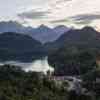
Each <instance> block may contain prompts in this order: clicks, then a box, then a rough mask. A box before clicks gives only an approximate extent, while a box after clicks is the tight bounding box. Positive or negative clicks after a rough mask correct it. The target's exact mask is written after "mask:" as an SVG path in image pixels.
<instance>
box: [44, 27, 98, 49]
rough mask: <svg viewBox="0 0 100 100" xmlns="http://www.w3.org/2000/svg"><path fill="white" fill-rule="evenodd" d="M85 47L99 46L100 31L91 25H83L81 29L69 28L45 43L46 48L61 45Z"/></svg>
mask: <svg viewBox="0 0 100 100" xmlns="http://www.w3.org/2000/svg"><path fill="white" fill-rule="evenodd" d="M64 46H66V47H73V46H78V47H85V48H87V47H88V48H90V47H92V48H100V32H97V31H96V30H95V29H94V28H92V27H84V28H82V29H71V30H69V31H67V32H65V33H64V34H63V35H61V36H60V37H59V38H58V39H57V40H56V41H54V42H51V43H46V44H45V47H47V48H50V49H51V48H61V47H64Z"/></svg>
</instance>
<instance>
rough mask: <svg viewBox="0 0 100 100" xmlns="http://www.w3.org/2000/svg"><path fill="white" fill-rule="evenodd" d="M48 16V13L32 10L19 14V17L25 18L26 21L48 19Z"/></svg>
mask: <svg viewBox="0 0 100 100" xmlns="http://www.w3.org/2000/svg"><path fill="white" fill-rule="evenodd" d="M48 14H49V12H48V11H36V10H31V11H27V12H23V13H20V14H18V17H20V18H24V19H43V18H46V17H47V16H48Z"/></svg>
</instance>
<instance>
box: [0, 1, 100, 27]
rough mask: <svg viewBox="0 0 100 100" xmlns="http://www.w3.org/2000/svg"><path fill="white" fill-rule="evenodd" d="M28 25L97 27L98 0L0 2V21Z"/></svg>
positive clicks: (99, 13)
mask: <svg viewBox="0 0 100 100" xmlns="http://www.w3.org/2000/svg"><path fill="white" fill-rule="evenodd" d="M10 19H14V20H18V21H19V22H21V23H24V24H28V25H35V26H36V25H40V24H46V25H58V24H64V25H75V26H80V25H91V26H99V23H100V0H0V20H10Z"/></svg>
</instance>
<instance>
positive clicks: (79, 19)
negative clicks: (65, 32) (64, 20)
mask: <svg viewBox="0 0 100 100" xmlns="http://www.w3.org/2000/svg"><path fill="white" fill-rule="evenodd" d="M69 18H70V19H72V20H73V21H74V22H75V24H90V23H92V22H93V21H94V20H100V14H80V15H75V16H71V17H69Z"/></svg>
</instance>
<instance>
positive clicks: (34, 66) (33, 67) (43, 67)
mask: <svg viewBox="0 0 100 100" xmlns="http://www.w3.org/2000/svg"><path fill="white" fill-rule="evenodd" d="M47 59H48V57H44V58H43V59H38V60H35V61H33V62H30V63H25V62H19V61H5V62H1V63H0V65H4V64H10V65H16V66H20V67H21V68H22V69H23V70H25V71H36V72H44V73H46V71H48V70H51V71H54V69H53V68H52V67H51V66H50V65H49V64H48V60H47Z"/></svg>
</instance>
